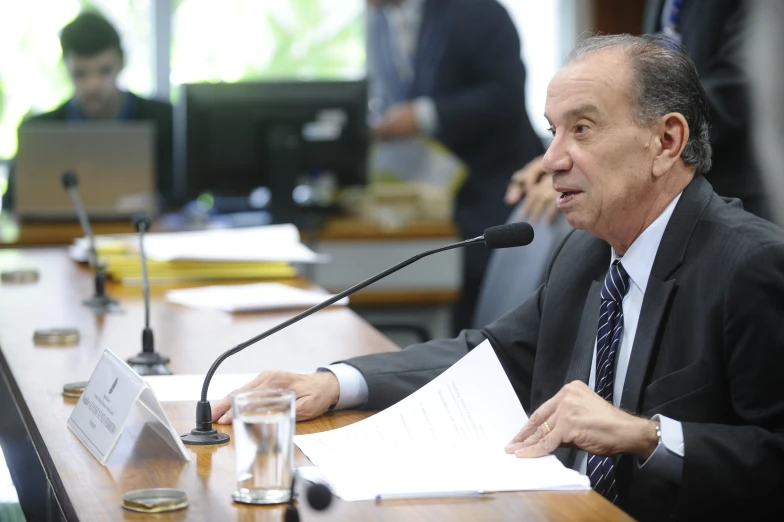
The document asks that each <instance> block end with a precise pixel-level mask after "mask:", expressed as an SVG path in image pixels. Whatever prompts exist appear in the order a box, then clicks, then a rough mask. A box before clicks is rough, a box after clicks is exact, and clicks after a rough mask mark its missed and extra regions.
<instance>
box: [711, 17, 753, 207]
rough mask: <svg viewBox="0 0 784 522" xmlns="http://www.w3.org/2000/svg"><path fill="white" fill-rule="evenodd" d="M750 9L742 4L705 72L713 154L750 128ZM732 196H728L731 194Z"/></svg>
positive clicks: (723, 30) (722, 36)
mask: <svg viewBox="0 0 784 522" xmlns="http://www.w3.org/2000/svg"><path fill="white" fill-rule="evenodd" d="M746 11H747V7H746V6H745V5H744V4H743V3H742V2H739V3H738V5H737V7H735V9H733V11H732V12H730V14H729V15H728V16H727V18H726V22H725V24H724V27H723V28H722V29H721V35H720V36H719V41H720V42H721V43H720V44H719V47H718V49H717V50H716V53H715V54H714V55H713V57H712V58H711V59H710V61H709V62H708V64H707V65H706V66H705V67H704V68H703V67H700V79H701V80H702V86H703V88H704V89H705V93H706V94H707V95H708V102H709V103H710V112H711V115H710V120H711V133H710V139H711V145H712V146H713V148H714V150H716V149H720V148H721V147H724V146H725V144H727V143H728V140H737V139H738V132H741V131H744V130H746V129H748V127H749V118H750V114H751V108H750V103H749V99H748V88H749V85H748V84H749V80H748V76H747V75H746V73H745V69H744V67H743V65H742V61H743V54H744V53H743V45H744V41H745V39H746V36H745V32H746V30H747V26H746V24H747V19H748V17H747V16H746ZM728 195H729V194H728Z"/></svg>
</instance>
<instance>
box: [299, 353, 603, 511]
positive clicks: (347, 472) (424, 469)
mask: <svg viewBox="0 0 784 522" xmlns="http://www.w3.org/2000/svg"><path fill="white" fill-rule="evenodd" d="M527 419H528V417H527V415H526V413H525V411H523V408H522V406H521V405H520V402H519V400H518V399H517V395H516V394H515V393H514V390H513V389H512V385H511V384H510V382H509V380H508V378H507V377H506V374H505V373H504V371H503V368H502V367H501V363H500V362H499V361H498V358H497V356H496V355H495V352H494V351H493V349H492V347H491V346H490V344H489V342H487V341H485V342H484V343H482V344H481V345H479V346H478V347H476V348H475V349H474V350H472V351H471V352H470V353H469V354H468V355H466V356H465V357H464V358H463V359H461V360H460V361H458V363H456V364H455V365H453V366H452V367H451V368H449V369H448V370H446V371H445V372H444V373H443V374H441V375H440V376H439V377H438V378H436V379H434V380H433V381H432V382H430V383H429V384H427V385H426V386H424V387H423V388H422V389H420V390H419V391H417V392H415V393H414V394H412V395H410V396H409V397H407V398H405V399H403V400H402V401H400V402H399V403H397V404H395V405H394V406H392V407H390V408H387V409H386V410H384V411H382V412H380V413H377V414H376V415H374V416H372V417H370V418H368V419H365V420H363V421H360V422H358V423H355V424H352V425H350V426H346V427H344V428H340V429H336V430H332V431H327V432H322V433H316V434H312V435H298V436H295V437H294V442H295V443H296V444H297V446H299V448H300V449H301V450H302V451H303V452H304V453H305V454H306V455H307V456H308V457H309V458H310V460H311V461H312V462H313V463H314V464H315V465H316V466H318V467H319V468H320V469H321V471H322V472H323V474H324V476H325V477H326V480H327V481H328V482H329V484H330V485H331V486H332V488H333V490H334V492H335V494H337V495H338V496H340V497H341V498H343V499H344V500H368V499H373V498H375V497H376V495H378V494H391V493H428V492H439V491H457V490H460V491H462V490H477V491H480V490H481V491H519V490H531V489H587V488H589V487H590V483H589V481H588V478H587V477H585V476H584V475H581V474H579V473H577V472H576V471H574V470H571V469H567V468H565V467H564V466H563V465H562V464H561V463H560V462H559V461H558V460H557V459H556V458H555V457H553V456H548V457H544V458H540V459H518V458H516V457H515V456H514V455H507V454H506V453H505V452H504V447H505V446H506V444H508V442H509V441H510V440H511V439H512V437H514V435H515V434H516V433H517V432H518V431H519V430H520V429H521V428H522V427H523V425H524V424H525V422H526V421H527Z"/></svg>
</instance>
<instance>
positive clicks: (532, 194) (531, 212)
mask: <svg viewBox="0 0 784 522" xmlns="http://www.w3.org/2000/svg"><path fill="white" fill-rule="evenodd" d="M523 196H525V197H526V198H525V203H523V206H522V207H521V208H520V217H522V218H526V219H529V220H530V221H533V222H535V221H537V220H538V219H539V217H540V216H542V215H545V216H546V217H547V221H548V222H549V223H552V222H553V220H554V219H555V216H556V215H557V214H558V207H557V206H556V204H555V201H556V199H557V198H558V192H556V191H555V190H553V187H552V178H551V177H550V176H549V175H548V174H547V173H546V172H545V171H544V170H542V156H537V157H536V158H534V159H532V160H531V161H529V162H528V163H527V164H526V166H525V167H523V168H522V169H520V170H518V171H517V172H515V173H514V174H513V175H512V179H511V180H510V181H509V187H508V188H507V189H506V195H505V196H504V201H505V202H506V204H507V205H516V204H517V203H519V202H520V200H521V199H522V198H523Z"/></svg>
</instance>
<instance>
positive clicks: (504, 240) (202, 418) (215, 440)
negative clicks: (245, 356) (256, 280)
mask: <svg viewBox="0 0 784 522" xmlns="http://www.w3.org/2000/svg"><path fill="white" fill-rule="evenodd" d="M533 240H534V229H533V228H532V227H531V225H529V224H528V223H525V222H522V221H521V222H518V223H509V224H507V225H499V226H496V227H491V228H488V229H486V230H485V233H484V234H483V235H481V236H478V237H475V238H473V239H466V240H465V241H460V242H459V243H452V244H451V245H446V246H442V247H439V248H434V249H432V250H428V251H426V252H422V253H420V254H417V255H415V256H413V257H410V258H408V259H406V260H405V261H403V262H401V263H398V264H397V265H395V266H393V267H392V268H388V269H386V270H384V271H383V272H381V273H379V274H376V275H374V276H373V277H371V278H369V279H365V280H364V281H362V282H361V283H359V284H356V285H354V286H352V287H351V288H349V289H347V290H344V291H342V292H340V293H339V294H337V295H334V296H332V297H330V298H329V299H327V300H325V301H322V302H321V303H319V304H317V305H315V306H313V307H311V308H308V309H307V310H305V311H304V312H301V313H300V314H298V315H295V316H294V317H292V318H291V319H288V320H287V321H283V322H282V323H280V324H279V325H277V326H274V327H272V328H270V329H269V330H267V331H266V332H264V333H262V334H259V335H257V336H256V337H254V338H252V339H249V340H247V341H245V342H244V343H241V344H239V345H237V346H235V347H234V348H232V349H231V350H227V351H225V352H223V353H222V354H221V355H220V356H218V358H217V359H215V362H214V363H212V366H211V367H210V369H209V371H208V372H207V375H206V376H205V377H204V384H203V385H202V388H201V400H199V402H198V403H196V427H195V428H194V429H192V430H191V431H190V433H186V434H184V435H181V436H180V438H182V441H183V442H184V443H185V444H195V445H211V444H222V443H224V442H228V441H229V436H228V435H226V434H225V433H220V432H218V431H217V430H216V429H215V428H213V427H212V408H211V407H210V402H209V401H208V400H207V390H208V389H209V387H210V381H211V380H212V376H213V375H214V374H215V371H216V370H217V369H218V366H220V365H221V363H222V362H223V361H225V360H226V359H228V358H229V357H231V356H232V355H234V354H235V353H238V352H241V351H242V350H244V349H245V348H247V347H248V346H250V345H252V344H255V343H257V342H259V341H261V340H262V339H265V338H267V337H269V336H270V335H272V334H274V333H277V332H279V331H281V330H283V329H284V328H287V327H289V326H291V325H292V324H294V323H296V322H298V321H300V320H302V319H304V318H306V317H308V316H309V315H312V314H314V313H316V312H318V311H319V310H321V309H323V308H326V307H327V306H329V305H331V304H333V303H336V302H338V301H340V300H341V299H343V298H344V297H346V296H349V295H351V294H353V293H354V292H357V291H359V290H362V289H363V288H365V287H366V286H369V285H371V284H373V283H375V282H376V281H378V280H379V279H383V278H385V277H386V276H388V275H390V274H393V273H395V272H397V271H398V270H400V269H401V268H405V267H407V266H408V265H410V264H411V263H414V262H416V261H418V260H420V259H422V258H423V257H427V256H429V255H431V254H437V253H439V252H444V251H445V250H452V249H454V248H461V247H464V246H468V245H477V244H479V243H484V245H485V246H486V247H487V248H490V249H496V248H510V247H517V246H524V245H527V244H529V243H530V242H531V241H533Z"/></svg>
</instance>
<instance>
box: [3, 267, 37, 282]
mask: <svg viewBox="0 0 784 522" xmlns="http://www.w3.org/2000/svg"><path fill="white" fill-rule="evenodd" d="M0 281H2V282H3V283H15V284H24V283H35V282H37V281H38V270H36V269H34V268H27V269H22V270H5V271H3V272H0Z"/></svg>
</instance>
